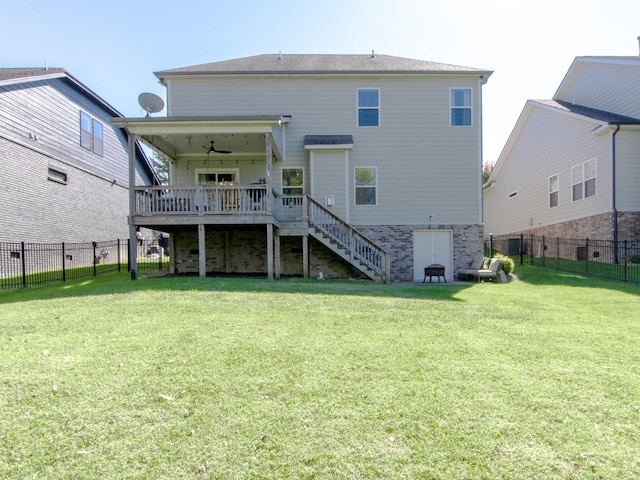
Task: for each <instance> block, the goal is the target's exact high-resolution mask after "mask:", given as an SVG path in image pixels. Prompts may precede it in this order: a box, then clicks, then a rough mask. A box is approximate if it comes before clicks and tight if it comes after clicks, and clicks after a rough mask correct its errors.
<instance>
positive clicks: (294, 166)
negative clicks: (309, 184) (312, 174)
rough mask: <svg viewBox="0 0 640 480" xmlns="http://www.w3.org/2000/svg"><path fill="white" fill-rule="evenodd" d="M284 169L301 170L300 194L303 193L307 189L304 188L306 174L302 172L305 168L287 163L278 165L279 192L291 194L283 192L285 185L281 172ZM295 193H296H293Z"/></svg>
mask: <svg viewBox="0 0 640 480" xmlns="http://www.w3.org/2000/svg"><path fill="white" fill-rule="evenodd" d="M285 170H302V193H301V195H304V192H306V191H307V189H306V188H305V183H306V174H305V173H304V171H305V168H304V167H303V166H296V165H287V166H286V167H285V166H282V167H280V193H282V195H291V194H290V193H284V189H285V185H284V178H283V176H282V172H284V171H285ZM287 188H298V187H291V186H287ZM294 195H296V194H294Z"/></svg>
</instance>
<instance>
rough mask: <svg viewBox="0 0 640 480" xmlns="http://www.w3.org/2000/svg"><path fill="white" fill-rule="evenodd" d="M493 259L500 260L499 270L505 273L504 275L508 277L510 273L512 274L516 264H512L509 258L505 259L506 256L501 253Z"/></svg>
mask: <svg viewBox="0 0 640 480" xmlns="http://www.w3.org/2000/svg"><path fill="white" fill-rule="evenodd" d="M494 257H495V258H499V259H500V261H501V266H500V268H501V269H502V271H503V272H504V273H505V275H509V274H510V273H511V272H513V270H514V268H515V266H516V262H514V261H513V259H512V258H511V257H507V256H506V255H502V254H501V253H496V254H495V255H494Z"/></svg>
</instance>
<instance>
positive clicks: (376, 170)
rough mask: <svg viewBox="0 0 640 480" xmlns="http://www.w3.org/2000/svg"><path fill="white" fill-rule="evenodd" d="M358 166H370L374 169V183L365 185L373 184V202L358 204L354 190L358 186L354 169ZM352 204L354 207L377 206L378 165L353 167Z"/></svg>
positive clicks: (361, 166) (363, 166) (365, 166)
mask: <svg viewBox="0 0 640 480" xmlns="http://www.w3.org/2000/svg"><path fill="white" fill-rule="evenodd" d="M358 168H363V169H364V168H372V169H373V170H374V171H375V180H376V183H375V184H374V185H367V186H369V187H371V186H373V187H374V188H375V194H376V197H375V202H374V203H373V204H359V203H356V202H357V196H356V191H357V189H358V186H357V185H356V170H357V169H358ZM361 187H365V185H361ZM353 206H354V207H377V206H378V167H374V166H368V165H358V166H357V167H355V166H354V167H353Z"/></svg>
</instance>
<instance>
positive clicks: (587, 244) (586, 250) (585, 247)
mask: <svg viewBox="0 0 640 480" xmlns="http://www.w3.org/2000/svg"><path fill="white" fill-rule="evenodd" d="M584 250H585V255H584V262H585V266H584V271H585V272H586V273H587V275H588V274H589V239H588V238H587V239H585V246H584Z"/></svg>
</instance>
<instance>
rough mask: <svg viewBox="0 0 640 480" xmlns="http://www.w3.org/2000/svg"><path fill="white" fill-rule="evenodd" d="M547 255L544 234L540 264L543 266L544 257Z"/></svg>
mask: <svg viewBox="0 0 640 480" xmlns="http://www.w3.org/2000/svg"><path fill="white" fill-rule="evenodd" d="M546 256H547V243H546V240H545V236H544V235H542V266H543V267H544V259H545V257H546Z"/></svg>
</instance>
